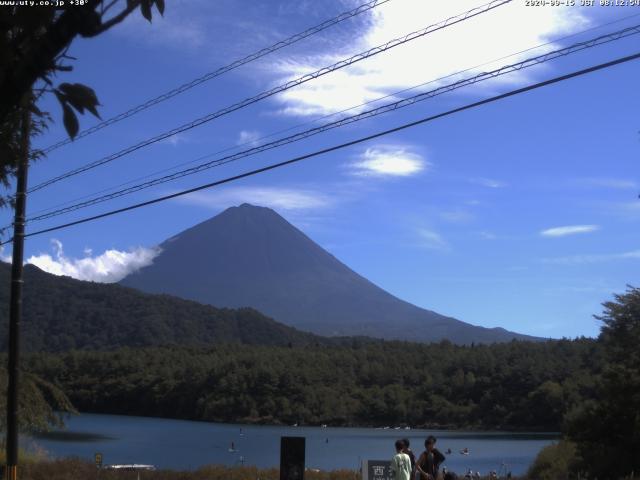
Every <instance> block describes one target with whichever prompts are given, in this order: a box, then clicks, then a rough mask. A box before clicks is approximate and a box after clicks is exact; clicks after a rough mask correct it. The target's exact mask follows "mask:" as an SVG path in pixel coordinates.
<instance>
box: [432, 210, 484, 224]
mask: <svg viewBox="0 0 640 480" xmlns="http://www.w3.org/2000/svg"><path fill="white" fill-rule="evenodd" d="M439 215H440V218H442V219H443V220H445V221H447V222H449V223H457V224H464V223H469V222H471V221H473V220H474V219H475V216H474V215H473V214H472V213H470V212H467V211H466V210H462V209H456V210H448V211H445V212H440V214H439Z"/></svg>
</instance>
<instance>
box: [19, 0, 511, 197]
mask: <svg viewBox="0 0 640 480" xmlns="http://www.w3.org/2000/svg"><path fill="white" fill-rule="evenodd" d="M512 1H513V0H493V1H491V2H489V3H487V4H484V5H482V6H480V7H476V8H473V9H471V10H468V11H467V12H464V13H461V14H459V15H456V16H454V17H450V18H448V19H446V20H443V21H441V22H439V23H436V24H434V25H430V26H428V27H426V28H423V29H421V30H416V31H414V32H411V33H409V34H407V35H405V36H403V37H399V38H395V39H393V40H390V41H388V42H387V43H385V44H383V45H379V46H377V47H373V48H370V49H369V50H367V51H365V52H361V53H358V54H356V55H354V56H352V57H349V58H347V59H344V60H341V61H339V62H336V63H334V64H333V65H330V66H327V67H323V68H321V69H319V70H316V71H315V72H312V73H308V74H306V75H303V76H302V77H299V78H296V79H294V80H291V81H289V82H286V83H284V84H282V85H280V86H278V87H275V88H272V89H271V90H267V91H265V92H262V93H259V94H258V95H256V96H253V97H250V98H247V99H245V100H242V101H241V102H238V103H235V104H233V105H231V106H229V107H225V108H223V109H221V110H218V111H216V112H213V113H210V114H208V115H205V116H204V117H200V118H198V119H196V120H193V121H191V122H189V123H186V124H184V125H182V126H180V127H176V128H174V129H172V130H169V131H168V132H165V133H161V134H160V135H156V136H155V137H152V138H149V139H147V140H144V141H142V142H140V143H137V144H136V145H133V146H130V147H127V148H125V149H123V150H120V151H119V152H116V153H113V154H111V155H108V156H106V157H103V158H101V159H99V160H96V161H94V162H91V163H89V164H86V165H84V166H82V167H78V168H76V169H73V170H70V171H68V172H66V173H63V174H61V175H59V176H57V177H54V178H51V179H49V180H46V181H44V182H42V183H40V184H38V185H36V186H34V187H31V188H30V189H29V191H28V192H27V193H33V192H35V191H37V190H41V189H43V188H45V187H47V186H49V185H52V184H54V183H57V182H59V181H61V180H65V179H67V178H70V177H72V176H75V175H78V174H80V173H83V172H86V171H87V170H91V169H93V168H96V167H98V166H100V165H104V164H105V163H109V162H111V161H113V160H116V159H118V158H120V157H123V156H125V155H128V154H130V153H132V152H135V151H136V150H139V149H141V148H143V147H146V146H149V145H151V144H154V143H157V142H159V141H161V140H164V139H165V138H169V137H171V136H173V135H176V134H178V133H182V132H185V131H187V130H191V129H192V128H195V127H199V126H200V125H203V124H204V123H207V122H210V121H212V120H214V119H216V118H219V117H221V116H223V115H227V114H229V113H231V112H234V111H236V110H239V109H241V108H244V107H246V106H249V105H251V104H254V103H257V102H259V101H260V100H264V99H265V98H268V97H271V96H273V95H276V94H277V93H281V92H284V91H286V90H289V89H291V88H293V87H296V86H298V85H301V84H303V83H306V82H308V81H310V80H313V79H316V78H318V77H321V76H323V75H326V74H328V73H330V72H333V71H336V70H339V69H341V68H344V67H347V66H349V65H353V64H355V63H357V62H360V61H361V60H365V59H367V58H370V57H373V56H374V55H377V54H379V53H382V52H386V51H387V50H390V49H392V48H394V47H397V46H399V45H403V44H405V43H407V42H410V41H412V40H415V39H417V38H420V37H423V36H425V35H428V34H430V33H433V32H435V31H438V30H442V29H444V28H446V27H449V26H451V25H454V24H457V23H460V22H463V21H465V20H467V19H469V18H472V17H475V16H477V15H480V14H482V13H486V12H488V11H490V10H493V9H494V8H497V7H499V6H502V5H505V4H507V3H510V2H512Z"/></svg>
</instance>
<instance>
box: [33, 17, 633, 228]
mask: <svg viewBox="0 0 640 480" xmlns="http://www.w3.org/2000/svg"><path fill="white" fill-rule="evenodd" d="M639 33H640V24H639V25H635V26H633V27H628V28H624V29H622V30H619V31H616V32H613V33H609V34H606V35H601V36H599V37H597V38H593V39H590V40H585V41H583V42H579V43H576V44H574V45H571V46H569V47H565V48H561V49H558V50H554V51H552V52H548V53H545V54H543V55H538V56H536V57H532V58H528V59H526V60H523V61H521V62H518V63H514V64H511V65H506V66H503V67H500V68H497V69H495V70H492V71H490V72H482V73H479V74H477V75H475V76H473V77H469V78H465V79H461V80H459V81H457V82H454V83H451V84H448V85H444V86H441V87H438V88H435V89H433V90H430V91H427V92H422V93H419V94H417V95H414V96H412V97H408V98H405V99H401V100H398V101H396V102H391V103H388V104H385V105H381V106H379V107H377V108H373V109H371V110H367V111H365V112H362V113H359V114H356V115H352V116H349V117H345V118H342V119H339V120H336V121H334V122H330V123H327V124H324V125H320V126H318V127H315V128H311V129H309V130H305V131H303V132H299V133H296V134H293V135H290V136H287V137H283V138H280V139H277V140H274V141H272V142H269V143H265V144H262V145H258V146H255V147H252V148H250V149H247V150H243V151H240V152H237V153H234V154H232V155H227V156H225V157H222V158H219V159H215V160H212V161H209V162H206V163H203V164H200V165H196V166H194V167H191V168H188V169H185V170H181V171H179V172H175V173H172V174H169V175H165V176H162V177H159V178H156V179H154V180H150V181H147V182H143V183H140V184H137V185H133V186H131V187H128V188H124V189H121V190H118V191H116V192H112V193H109V194H106V195H102V196H100V197H96V198H93V199H90V200H86V201H84V202H80V203H76V204H74V205H71V206H68V207H64V208H60V209H57V210H54V211H51V212H48V213H44V214H41V215H37V216H33V217H31V218H28V219H27V222H34V221H39V220H45V219H49V218H52V217H56V216H59V215H63V214H65V213H69V212H72V211H75V210H79V209H81V208H86V207H89V206H91V205H96V204H98V203H102V202H106V201H109V200H113V199H115V198H118V197H121V196H124V195H128V194H131V193H134V192H138V191H140V190H144V189H146V188H150V187H153V186H156V185H160V184H163V183H167V182H170V181H173V180H176V179H179V178H182V177H186V176H188V175H194V174H196V173H200V172H202V171H204V170H208V169H210V168H213V167H217V166H220V165H225V164H227V163H231V162H234V161H237V160H239V159H241V158H245V157H248V156H252V155H256V154H258V153H262V152H264V151H267V150H271V149H274V148H277V147H281V146H283V145H287V144H290V143H294V142H297V141H300V140H303V139H306V138H309V137H311V136H314V135H317V134H319V133H323V132H326V131H328V130H332V129H334V128H339V127H342V126H344V125H348V124H351V123H355V122H358V121H360V120H364V119H367V118H371V117H375V116H378V115H382V114H384V113H388V112H391V111H395V110H398V109H401V108H404V107H408V106H410V105H414V104H415V103H418V102H422V101H425V100H427V99H430V98H433V97H435V96H438V95H442V94H445V93H448V92H451V91H453V90H457V89H459V88H463V87H466V86H469V85H473V84H476V83H479V82H482V81H486V80H490V79H493V78H496V77H499V76H502V75H506V74H508V73H512V72H516V71H519V70H522V69H525V68H529V67H533V66H535V65H540V64H542V63H545V62H548V61H550V60H553V59H556V58H559V57H564V56H567V55H570V54H573V53H576V52H579V51H583V50H586V49H589V48H593V47H596V46H599V45H603V44H607V43H609V42H612V41H615V40H619V39H621V38H626V37H629V36H631V35H636V34H639Z"/></svg>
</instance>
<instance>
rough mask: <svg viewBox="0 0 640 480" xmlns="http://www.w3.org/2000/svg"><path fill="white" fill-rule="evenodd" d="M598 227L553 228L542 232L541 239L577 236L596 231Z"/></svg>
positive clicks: (572, 226)
mask: <svg viewBox="0 0 640 480" xmlns="http://www.w3.org/2000/svg"><path fill="white" fill-rule="evenodd" d="M599 228H600V227H599V226H598V225H566V226H563V227H553V228H547V229H546V230H542V231H541V232H540V235H542V236H543V237H566V236H567V235H577V234H580V233H591V232H595V231H596V230H598V229H599Z"/></svg>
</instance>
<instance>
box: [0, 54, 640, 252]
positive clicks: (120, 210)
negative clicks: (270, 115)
mask: <svg viewBox="0 0 640 480" xmlns="http://www.w3.org/2000/svg"><path fill="white" fill-rule="evenodd" d="M639 58H640V52H638V53H635V54H633V55H628V56H625V57H621V58H617V59H615V60H611V61H609V62H605V63H601V64H598V65H594V66H591V67H588V68H585V69H582V70H578V71H574V72H572V73H568V74H565V75H561V76H558V77H554V78H551V79H549V80H544V81H542V82H538V83H534V84H531V85H527V86H526V87H522V88H518V89H515V90H511V91H509V92H507V93H503V94H500V95H496V96H493V97H490V98H486V99H484V100H480V101H477V102H473V103H469V104H466V105H464V106H462V107H458V108H454V109H452V110H448V111H446V112H443V113H439V114H437V115H431V116H429V117H425V118H422V119H420V120H416V121H413V122H409V123H405V124H403V125H400V126H398V127H395V128H391V129H388V130H384V131H381V132H378V133H374V134H372V135H368V136H366V137H360V138H358V139H356V140H351V141H349V142H345V143H341V144H339V145H334V146H332V147H328V148H325V149H322V150H316V151H314V152H311V153H308V154H305V155H301V156H298V157H295V158H292V159H289V160H285V161H282V162H278V163H274V164H271V165H268V166H266V167H262V168H258V169H255V170H251V171H248V172H245V173H241V174H238V175H234V176H232V177H227V178H224V179H222V180H217V181H215V182H211V183H206V184H204V185H199V186H197V187H194V188H190V189H187V190H182V191H180V192H176V193H172V194H170V195H164V196H162V197H157V198H154V199H152V200H147V201H145V202H141V203H136V204H133V205H129V206H127V207H123V208H118V209H115V210H111V211H108V212H105V213H101V214H99V215H93V216H91V217H85V218H82V219H80V220H75V221H73V222H68V223H64V224H61V225H56V226H54V227H49V228H45V229H42V230H38V231H35V232H30V233H28V234H26V235H25V237H32V236H35V235H41V234H43V233H48V232H53V231H57V230H61V229H64V228H69V227H72V226H75V225H80V224H82V223H87V222H91V221H94V220H98V219H101V218H105V217H109V216H112V215H116V214H120V213H124V212H128V211H131V210H135V209H138V208H142V207H146V206H149V205H153V204H156V203H159V202H163V201H166V200H170V199H173V198H178V197H181V196H184V195H187V194H190V193H194V192H197V191H200V190H205V189H207V188H212V187H216V186H219V185H224V184H227V183H231V182H234V181H237V180H240V179H242V178H247V177H251V176H254V175H258V174H261V173H264V172H267V171H270V170H275V169H277V168H281V167H284V166H287V165H291V164H294V163H298V162H301V161H303V160H307V159H309V158H313V157H317V156H320V155H323V154H326V153H330V152H334V151H337V150H341V149H343V148H347V147H351V146H353V145H357V144H360V143H363V142H367V141H369V140H373V139H375V138H379V137H382V136H386V135H389V134H392V133H396V132H399V131H401V130H405V129H407V128H412V127H415V126H417V125H421V124H424V123H428V122H431V121H434V120H437V119H439V118H443V117H447V116H450V115H453V114H455V113H459V112H463V111H465V110H470V109H472V108H476V107H479V106H482V105H486V104H489V103H493V102H496V101H498V100H502V99H505V98H508V97H512V96H515V95H519V94H521V93H525V92H529V91H531V90H536V89H538V88H542V87H545V86H548V85H552V84H555V83H559V82H562V81H565V80H569V79H571V78H575V77H579V76H583V75H587V74H589V73H593V72H596V71H599V70H604V69H606V68H610V67H613V66H615V65H620V64H623V63H626V62H630V61H632V60H637V59H639ZM12 241H13V239H10V240H6V241H4V242H2V243H0V245H5V244H7V243H10V242H12Z"/></svg>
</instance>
